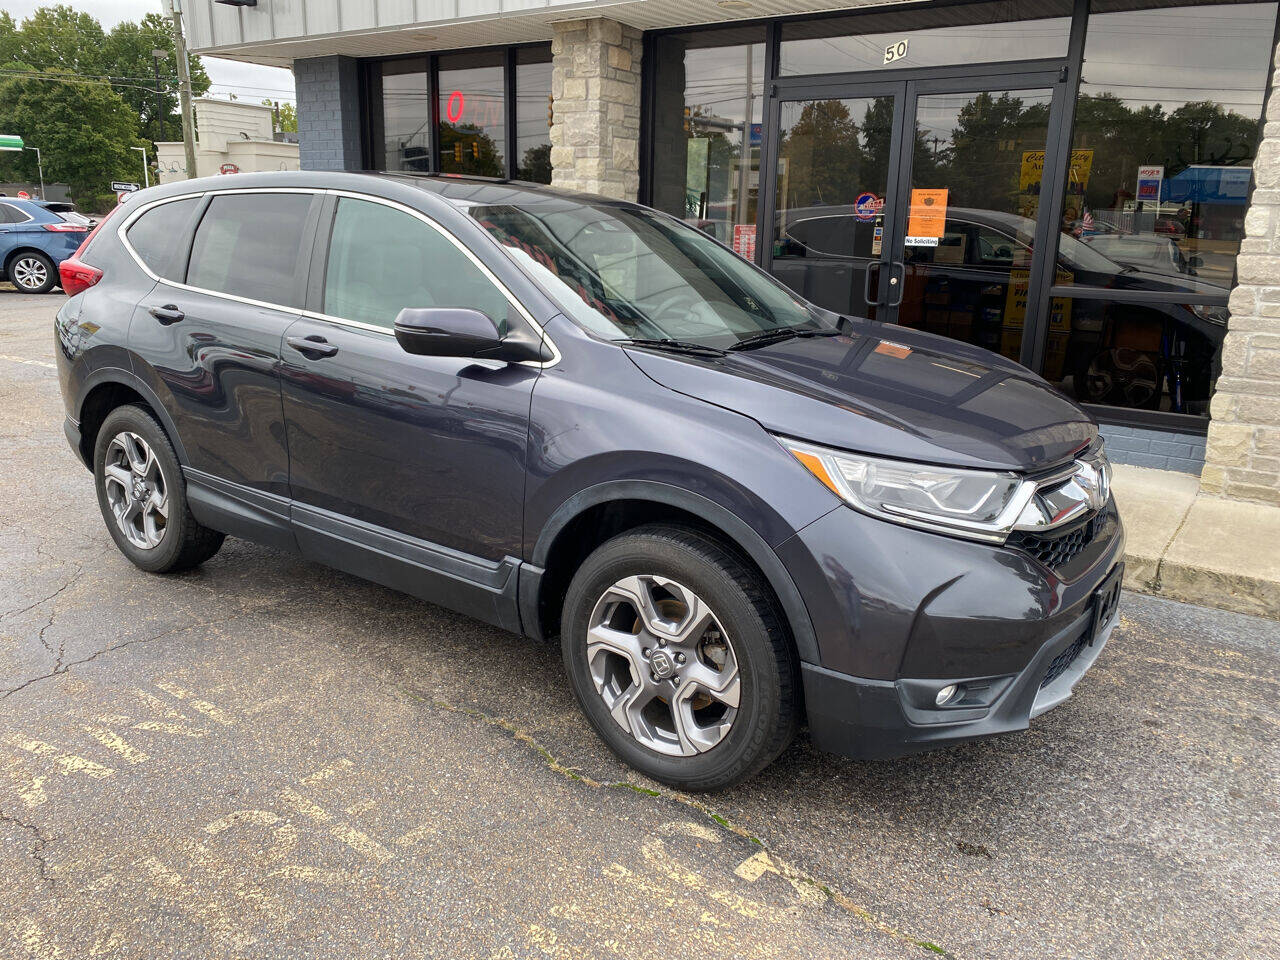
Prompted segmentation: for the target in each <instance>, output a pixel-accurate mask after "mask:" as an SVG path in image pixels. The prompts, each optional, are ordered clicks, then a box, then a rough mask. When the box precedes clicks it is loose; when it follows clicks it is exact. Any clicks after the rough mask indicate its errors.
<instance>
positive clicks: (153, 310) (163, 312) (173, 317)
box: [147, 303, 186, 327]
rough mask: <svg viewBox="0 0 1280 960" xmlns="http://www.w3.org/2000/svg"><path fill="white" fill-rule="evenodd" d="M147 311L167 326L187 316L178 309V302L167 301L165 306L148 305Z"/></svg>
mask: <svg viewBox="0 0 1280 960" xmlns="http://www.w3.org/2000/svg"><path fill="white" fill-rule="evenodd" d="M147 313H149V314H151V315H152V316H153V317H155V318H156V319H157V320H159V321H160V322H161V323H162V324H164V325H165V326H166V327H167V326H169V324H171V323H177V322H178V321H179V320H181V319H182V318H183V317H185V316H186V314H185V313H183V312H182V311H181V310H179V309H178V306H177V304H173V303H166V304H165V305H164V306H163V307H147Z"/></svg>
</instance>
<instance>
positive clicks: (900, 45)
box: [884, 40, 907, 63]
mask: <svg viewBox="0 0 1280 960" xmlns="http://www.w3.org/2000/svg"><path fill="white" fill-rule="evenodd" d="M906 55H907V41H906V40H899V41H898V42H897V43H891V44H889V45H888V46H887V47H885V48H884V62H885V63H894V62H896V61H898V60H901V59H902V58H903V57H905V56H906Z"/></svg>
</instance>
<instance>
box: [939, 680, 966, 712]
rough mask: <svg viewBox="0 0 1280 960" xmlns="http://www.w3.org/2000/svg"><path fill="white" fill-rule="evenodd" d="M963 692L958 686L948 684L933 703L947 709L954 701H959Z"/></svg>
mask: <svg viewBox="0 0 1280 960" xmlns="http://www.w3.org/2000/svg"><path fill="white" fill-rule="evenodd" d="M961 692H962V691H961V688H960V686H959V685H958V684H954V683H948V684H947V685H946V686H945V687H943V688H942V689H941V690H939V691H938V695H937V696H936V697H934V698H933V702H934V703H936V704H937V705H938V706H940V707H945V706H946V705H947V704H948V703H950V702H951V701H952V700H956V699H958V698H959V694H960V693H961Z"/></svg>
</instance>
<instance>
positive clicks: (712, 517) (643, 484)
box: [519, 480, 821, 663]
mask: <svg viewBox="0 0 1280 960" xmlns="http://www.w3.org/2000/svg"><path fill="white" fill-rule="evenodd" d="M614 500H647V501H650V502H652V503H660V504H664V505H666V506H671V507H678V508H679V509H681V510H687V511H688V512H690V513H692V514H695V515H696V516H699V517H702V518H703V519H704V520H706V521H707V522H709V523H711V524H712V525H714V526H715V527H717V528H719V529H720V530H721V531H722V532H723V533H724V534H725V535H727V536H728V537H729V538H730V539H732V540H733V541H734V542H735V543H736V544H737V545H738V547H739V548H741V549H742V550H743V551H744V552H745V553H746V554H747V555H748V556H749V557H750V558H751V559H752V560H753V561H754V562H755V564H756V566H758V567H759V568H760V570H761V571H762V572H763V573H764V575H765V578H766V579H767V580H768V581H769V585H770V586H771V587H773V591H774V593H775V594H776V595H777V597H778V600H779V601H780V602H781V603H782V609H783V613H784V614H785V616H786V618H787V621H788V623H790V625H791V630H792V633H793V635H794V638H795V643H796V649H797V650H798V651H799V653H800V659H801V660H802V661H804V662H806V663H820V662H821V661H820V660H819V657H818V641H817V637H816V635H815V634H814V630H813V623H812V621H811V620H810V619H809V611H808V609H807V608H806V607H805V605H804V601H803V600H802V599H801V597H800V591H799V590H797V589H796V585H795V582H794V581H793V580H792V579H791V574H789V573H788V572H787V569H786V567H784V566H783V565H782V561H781V560H779V559H778V556H777V554H776V553H774V552H773V549H772V548H771V547H770V546H769V544H768V543H766V542H765V540H764V539H763V538H762V537H761V536H760V535H759V534H758V533H756V532H755V530H753V529H752V528H751V527H750V526H749V525H748V524H747V523H746V522H745V521H743V520H742V519H740V518H739V517H738V516H736V515H735V514H733V513H731V512H730V511H729V510H727V509H725V508H724V507H722V506H721V505H720V504H718V503H716V502H715V501H713V500H708V499H707V498H706V497H703V496H699V495H698V494H696V493H692V492H690V491H688V490H685V489H683V488H682V487H677V486H673V485H671V484H667V483H660V482H658V481H656V480H613V481H609V482H606V483H600V484H596V485H595V486H592V487H587V488H586V489H585V490H581V491H579V492H578V493H576V494H574V495H573V496H572V497H570V498H569V499H568V500H566V501H565V502H564V503H563V504H561V505H560V506H559V507H558V508H557V509H556V511H555V513H553V514H552V515H551V517H550V519H548V520H547V522H546V524H545V525H544V526H543V528H542V530H541V531H540V532H539V534H538V539H537V541H536V542H535V543H534V547H533V553H532V555H531V556H530V558H529V562H528V563H525V564H523V565H522V566H521V567H520V591H519V592H520V621H521V624H522V625H523V627H524V632H525V633H526V634H527V635H529V636H531V637H535V638H536V639H543V637H542V635H541V633H542V632H541V630H540V629H539V626H538V589H539V587H540V585H541V581H542V575H543V571H544V569H545V567H546V563H547V558H548V557H549V556H550V554H551V547H552V545H553V544H554V543H555V540H556V537H557V536H559V534H560V532H561V531H562V530H564V528H565V527H566V526H567V525H568V524H569V522H570V521H571V520H573V519H574V517H576V516H578V515H579V514H581V513H582V512H583V511H584V510H587V509H589V508H591V507H594V506H598V505H600V504H602V503H607V502H609V501H614Z"/></svg>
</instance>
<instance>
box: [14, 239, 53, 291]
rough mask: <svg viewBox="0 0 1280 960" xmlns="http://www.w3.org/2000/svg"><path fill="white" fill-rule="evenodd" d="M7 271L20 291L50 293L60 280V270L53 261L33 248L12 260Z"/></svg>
mask: <svg viewBox="0 0 1280 960" xmlns="http://www.w3.org/2000/svg"><path fill="white" fill-rule="evenodd" d="M5 272H6V273H7V274H8V275H9V280H10V281H11V282H12V283H13V285H14V286H15V287H17V288H18V291H19V292H20V293H48V292H49V291H50V290H52V289H53V288H54V285H55V284H56V283H57V282H58V271H57V268H55V267H54V265H53V261H52V260H50V259H49V258H48V257H46V256H45V255H44V254H43V253H36V252H35V251H33V250H32V251H27V252H25V253H20V254H18V255H17V256H16V257H14V258H13V259H12V260H10V261H9V265H8V266H7V267H6V268H5Z"/></svg>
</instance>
